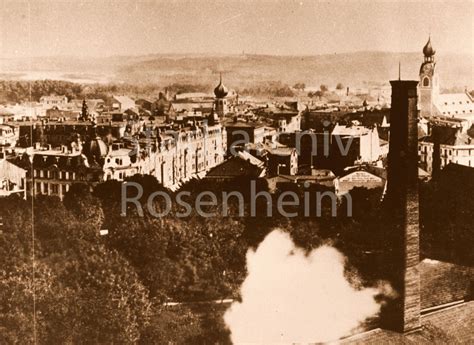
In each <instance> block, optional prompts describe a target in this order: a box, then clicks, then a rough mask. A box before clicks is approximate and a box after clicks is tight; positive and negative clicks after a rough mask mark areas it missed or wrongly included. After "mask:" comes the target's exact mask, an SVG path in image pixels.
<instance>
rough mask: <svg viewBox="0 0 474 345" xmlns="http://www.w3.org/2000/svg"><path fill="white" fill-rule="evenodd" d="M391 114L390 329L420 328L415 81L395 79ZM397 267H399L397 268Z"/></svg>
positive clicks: (388, 187)
mask: <svg viewBox="0 0 474 345" xmlns="http://www.w3.org/2000/svg"><path fill="white" fill-rule="evenodd" d="M390 84H391V85H392V107H391V114H390V146H389V154H388V171H387V173H388V185H387V197H388V199H389V200H390V207H391V211H392V212H393V217H394V218H393V223H392V224H393V225H394V231H397V233H398V235H400V236H399V239H400V240H399V242H397V245H398V246H399V247H400V248H398V249H400V252H399V253H400V254H399V256H398V257H399V262H400V266H399V267H397V273H396V276H397V277H396V282H395V284H394V286H395V288H396V289H397V290H398V292H399V293H400V297H399V299H398V300H397V301H396V303H395V307H394V309H393V313H394V315H392V320H393V324H392V326H393V329H394V330H397V331H399V332H410V331H414V330H416V329H418V328H420V274H419V271H418V266H419V265H418V264H419V234H420V228H419V202H418V125H417V121H418V109H417V102H418V96H417V85H418V81H414V80H394V81H390ZM397 266H398V265H397Z"/></svg>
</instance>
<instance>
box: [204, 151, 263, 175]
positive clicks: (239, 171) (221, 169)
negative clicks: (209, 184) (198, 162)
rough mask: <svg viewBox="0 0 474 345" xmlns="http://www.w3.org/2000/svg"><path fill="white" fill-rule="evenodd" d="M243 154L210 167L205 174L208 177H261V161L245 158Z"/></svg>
mask: <svg viewBox="0 0 474 345" xmlns="http://www.w3.org/2000/svg"><path fill="white" fill-rule="evenodd" d="M244 157H246V156H245V155H242V156H241V155H238V156H233V157H231V158H229V159H227V160H226V161H224V162H223V163H222V164H219V165H218V166H216V167H214V168H212V169H211V170H210V171H209V172H208V173H207V175H206V177H209V178H236V177H255V178H258V177H263V176H264V174H265V168H264V167H263V162H261V161H260V160H259V159H257V158H255V157H253V158H248V159H245V158H244Z"/></svg>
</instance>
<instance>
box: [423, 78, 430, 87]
mask: <svg viewBox="0 0 474 345" xmlns="http://www.w3.org/2000/svg"><path fill="white" fill-rule="evenodd" d="M423 86H430V79H429V78H428V77H425V78H424V79H423Z"/></svg>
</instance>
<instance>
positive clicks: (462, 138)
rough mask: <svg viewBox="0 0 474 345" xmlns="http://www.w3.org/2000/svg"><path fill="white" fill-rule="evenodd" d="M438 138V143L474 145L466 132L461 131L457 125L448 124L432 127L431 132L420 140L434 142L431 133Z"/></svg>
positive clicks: (473, 141)
mask: <svg viewBox="0 0 474 345" xmlns="http://www.w3.org/2000/svg"><path fill="white" fill-rule="evenodd" d="M435 131H436V134H437V135H438V138H439V143H440V145H448V146H460V145H474V140H473V138H471V137H470V136H469V135H468V133H467V132H465V131H462V130H461V129H460V128H457V127H450V126H436V127H434V128H433V131H432V134H431V135H430V136H426V137H424V138H422V139H421V141H424V142H428V143H434V141H435V137H434V135H433V133H434V132H435Z"/></svg>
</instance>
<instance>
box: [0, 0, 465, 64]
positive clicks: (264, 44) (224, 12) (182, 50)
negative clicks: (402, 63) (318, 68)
mask: <svg viewBox="0 0 474 345" xmlns="http://www.w3.org/2000/svg"><path fill="white" fill-rule="evenodd" d="M1 4H2V7H3V9H2V12H1V14H0V20H1V22H0V57H1V58H28V57H75V58H89V57H96V58H103V57H104V58H105V57H121V56H142V55H155V54H158V55H241V54H242V53H244V54H246V55H270V56H318V55H328V54H343V53H357V52H392V53H401V54H403V53H413V52H420V51H421V49H422V47H423V45H424V44H425V43H426V41H427V39H428V36H429V35H430V33H431V38H432V43H433V46H434V48H435V49H436V50H437V52H438V54H441V55H444V54H453V53H455V54H462V55H464V54H468V55H472V54H473V49H472V47H473V35H472V17H473V16H472V15H473V2H471V1H455V2H450V3H445V2H434V3H433V2H427V1H424V2H406V1H401V2H377V3H371V2H367V1H357V2H341V1H335V2H330V3H320V2H313V1H310V2H306V1H273V2H262V1H256V2H252V3H251V2H249V1H238V2H221V1H216V2H209V1H196V2H184V1H173V2H161V1H155V2H132V1H121V2H115V3H112V2H108V1H96V2H90V1H83V2H72V1H62V2H57V1H36V2H35V1H18V2H12V1H9V0H8V1H7V0H3V1H2V2H1ZM282 13H283V14H284V15H283V16H281V14H282Z"/></svg>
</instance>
